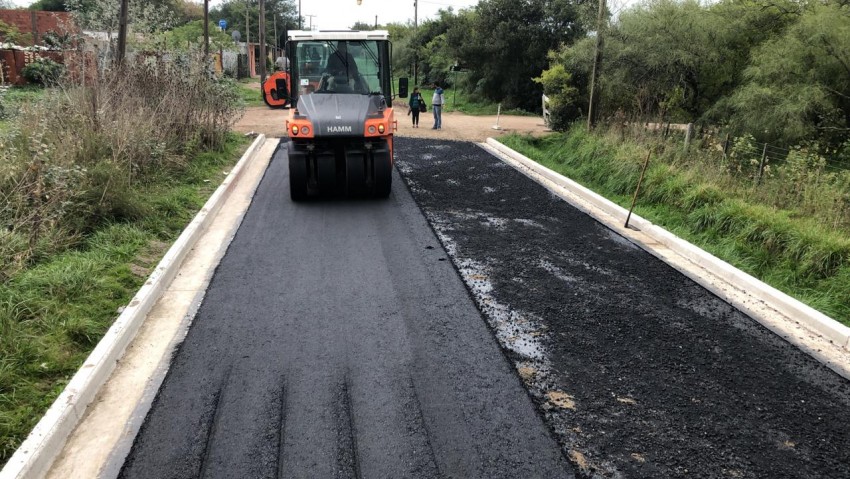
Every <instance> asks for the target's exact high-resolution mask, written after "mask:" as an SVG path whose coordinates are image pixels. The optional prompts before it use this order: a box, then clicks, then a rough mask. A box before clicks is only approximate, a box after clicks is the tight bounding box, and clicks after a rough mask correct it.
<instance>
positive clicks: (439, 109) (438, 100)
mask: <svg viewBox="0 0 850 479" xmlns="http://www.w3.org/2000/svg"><path fill="white" fill-rule="evenodd" d="M445 103H446V99H445V97H444V96H443V89H442V88H440V85H437V89H436V90H434V97H433V98H431V109H432V110H434V127H433V128H431V129H432V130H440V129H442V128H443V105H444V104H445Z"/></svg>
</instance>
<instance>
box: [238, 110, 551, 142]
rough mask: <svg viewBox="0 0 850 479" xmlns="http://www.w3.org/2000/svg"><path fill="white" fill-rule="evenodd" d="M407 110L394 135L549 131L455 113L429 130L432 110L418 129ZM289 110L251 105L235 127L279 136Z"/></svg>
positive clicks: (536, 122)
mask: <svg viewBox="0 0 850 479" xmlns="http://www.w3.org/2000/svg"><path fill="white" fill-rule="evenodd" d="M406 114H407V109H406V108H401V107H397V108H396V120H398V131H397V132H396V134H397V135H398V136H403V137H412V138H434V139H439V140H466V141H477V142H481V141H484V140H486V139H487V138H488V137H498V136H501V135H504V134H507V133H527V134H531V135H542V134H544V133H547V132H548V131H549V130H547V129H546V126H545V125H543V120H542V119H541V118H540V117H536V116H511V115H502V116H501V117H500V118H499V127H500V129H499V130H495V129H493V126H494V125H495V124H496V117H495V116H471V115H465V114H463V113H458V112H449V113H444V114H443V129H442V130H439V131H436V130H432V129H431V126H432V125H433V124H434V119H433V116H432V114H431V112H430V111H429V112H427V113H423V114H422V116H421V117H420V128H416V129H414V128H413V127H412V126H411V120H410V117H409V116H406ZM288 115H289V110H273V109H271V108H267V107H250V108H247V109H246V110H245V115H244V116H243V117H242V118H241V119H240V120H239V121H238V122H237V123H236V126H234V128H233V129H234V130H235V131H238V132H240V133H250V132H255V133H265V134H266V136H269V137H281V136H284V135H285V134H286V131H285V125H286V117H287V116H288Z"/></svg>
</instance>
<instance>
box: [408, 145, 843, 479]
mask: <svg viewBox="0 0 850 479" xmlns="http://www.w3.org/2000/svg"><path fill="white" fill-rule="evenodd" d="M396 156H397V157H398V158H399V161H398V168H399V170H400V171H401V172H402V176H403V177H404V179H405V181H406V182H407V183H408V185H409V187H410V190H411V191H412V192H413V196H414V198H415V199H416V201H417V203H418V204H419V206H420V207H421V208H422V210H423V212H424V213H425V214H426V217H427V218H428V220H429V222H430V223H431V225H432V227H433V228H434V230H435V231H436V232H437V233H438V234H439V236H440V238H441V240H442V241H443V242H444V245H445V248H446V249H447V251H449V253H450V254H451V257H452V261H453V262H454V263H455V264H456V265H457V267H458V269H459V270H460V272H461V273H462V275H463V277H464V279H465V281H466V283H467V285H468V287H469V289H470V290H471V291H472V293H473V294H474V297H475V298H476V300H477V302H478V304H479V306H480V308H481V309H482V310H483V311H484V313H485V314H486V318H487V319H488V321H489V323H490V325H491V327H492V328H493V331H494V332H495V334H496V336H497V337H498V338H499V340H500V341H501V343H502V344H503V346H504V349H505V351H506V353H507V355H508V357H510V358H511V359H512V360H513V361H514V362H515V364H516V366H517V368H518V370H519V371H520V373H521V374H522V376H523V378H524V379H525V381H526V384H527V385H528V387H529V390H530V391H531V393H532V395H533V397H534V398H535V402H536V404H537V405H538V406H539V409H540V410H541V411H542V412H543V413H544V414H545V417H546V420H547V423H548V425H549V426H550V428H551V429H552V430H553V431H554V432H555V433H556V435H557V437H558V440H559V442H560V443H561V444H562V447H563V449H564V451H565V452H567V453H568V454H569V457H570V458H571V460H572V462H573V463H574V464H575V466H576V468H577V471H576V472H577V476H580V477H583V478H584V477H587V478H591V477H592V478H599V477H612V478H618V477H625V478H673V477H698V478H754V479H768V478H769V479H778V478H837V479H838V478H843V479H847V478H850V382H848V381H847V380H844V379H843V378H841V377H840V376H838V375H837V374H835V373H834V372H832V371H831V370H829V369H827V368H825V367H823V366H822V365H821V364H819V363H818V362H817V361H815V360H813V359H811V358H810V357H808V356H807V355H805V354H803V353H801V352H800V351H799V350H797V349H796V348H794V347H793V346H791V345H789V344H788V343H786V342H784V341H783V340H781V339H780V338H779V337H778V336H776V335H774V334H773V333H771V332H769V331H768V330H766V329H764V328H763V327H761V326H760V325H758V324H757V323H756V322H755V321H753V320H751V319H750V318H748V317H747V316H745V315H743V314H741V313H740V312H738V311H736V310H734V309H733V308H731V307H730V306H729V305H728V304H726V303H724V302H723V301H721V300H719V299H718V298H717V297H715V296H713V295H712V294H710V293H709V292H707V291H706V290H704V289H703V288H702V287H700V286H698V285H697V284H695V283H694V282H692V281H691V280H689V279H687V278H686V277H684V276H683V275H681V274H680V273H678V272H677V271H675V270H673V269H672V268H670V267H669V266H667V265H666V264H664V263H662V262H661V261H659V260H657V259H656V258H655V257H653V256H651V255H650V254H648V253H646V252H645V251H643V250H641V249H639V248H637V247H636V246H634V245H633V244H631V243H629V242H628V241H625V240H624V239H623V238H622V237H620V236H617V235H615V234H613V233H612V232H611V230H609V229H607V228H606V227H604V226H602V225H600V224H599V223H597V222H596V221H594V220H593V219H592V218H590V217H589V216H587V215H585V214H584V213H581V212H580V211H578V210H576V209H575V208H572V207H571V206H569V205H568V204H567V203H565V202H564V201H563V200H561V199H560V198H557V197H555V196H554V195H552V194H551V193H549V191H547V190H546V189H545V188H543V187H541V186H540V185H538V184H536V183H535V182H533V181H531V180H530V179H528V178H526V177H525V176H523V175H522V174H520V173H518V172H517V171H515V170H514V169H512V168H510V167H508V166H507V165H506V164H505V163H503V162H501V161H499V160H498V159H496V158H494V157H493V156H491V155H489V154H488V153H486V152H485V151H484V150H482V149H481V148H480V147H478V146H476V145H473V144H469V143H456V142H446V141H433V140H432V141H425V140H412V139H400V140H398V141H397V143H396Z"/></svg>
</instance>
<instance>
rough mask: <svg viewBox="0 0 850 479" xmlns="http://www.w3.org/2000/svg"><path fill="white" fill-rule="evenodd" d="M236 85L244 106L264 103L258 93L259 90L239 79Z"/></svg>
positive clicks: (263, 104) (262, 104)
mask: <svg viewBox="0 0 850 479" xmlns="http://www.w3.org/2000/svg"><path fill="white" fill-rule="evenodd" d="M254 81H259V80H254ZM236 86H237V87H238V88H239V97H240V98H241V99H242V103H243V105H245V106H246V107H251V106H265V105H266V104H265V102H264V101H263V97H262V95H261V94H260V90H257V89H254V88H251V87H249V86H247V85H246V84H245V83H244V82H241V81H240V82H239V83H237V84H236Z"/></svg>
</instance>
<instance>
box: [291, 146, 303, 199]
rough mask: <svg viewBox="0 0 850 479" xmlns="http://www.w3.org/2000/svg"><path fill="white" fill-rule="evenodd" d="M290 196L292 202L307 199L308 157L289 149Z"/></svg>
mask: <svg viewBox="0 0 850 479" xmlns="http://www.w3.org/2000/svg"><path fill="white" fill-rule="evenodd" d="M289 196H290V198H292V201H304V200H306V199H307V157H306V156H305V155H303V154H301V153H296V152H293V148H292V146H291V144H290V147H289Z"/></svg>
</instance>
